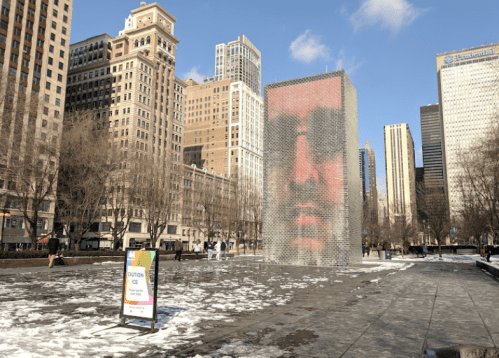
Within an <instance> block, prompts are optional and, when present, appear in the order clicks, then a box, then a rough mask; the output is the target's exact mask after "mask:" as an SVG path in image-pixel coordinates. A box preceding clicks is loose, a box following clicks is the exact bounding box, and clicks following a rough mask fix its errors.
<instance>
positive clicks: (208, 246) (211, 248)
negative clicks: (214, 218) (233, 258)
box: [206, 241, 213, 260]
mask: <svg viewBox="0 0 499 358" xmlns="http://www.w3.org/2000/svg"><path fill="white" fill-rule="evenodd" d="M206 249H207V251H208V260H211V258H212V257H213V241H208V245H206Z"/></svg>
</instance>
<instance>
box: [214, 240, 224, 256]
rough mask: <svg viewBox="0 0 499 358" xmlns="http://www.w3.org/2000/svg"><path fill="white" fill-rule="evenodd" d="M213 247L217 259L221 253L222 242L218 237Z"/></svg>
mask: <svg viewBox="0 0 499 358" xmlns="http://www.w3.org/2000/svg"><path fill="white" fill-rule="evenodd" d="M215 249H216V250H217V260H220V256H221V253H222V243H221V242H220V239H218V242H217V244H216V245H215Z"/></svg>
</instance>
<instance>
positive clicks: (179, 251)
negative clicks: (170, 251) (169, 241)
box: [173, 239, 183, 262]
mask: <svg viewBox="0 0 499 358" xmlns="http://www.w3.org/2000/svg"><path fill="white" fill-rule="evenodd" d="M182 250H183V245H182V241H180V239H178V240H177V241H175V258H174V259H173V260H176V259H177V258H178V262H180V261H181V260H182Z"/></svg>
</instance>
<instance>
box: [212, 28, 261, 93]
mask: <svg viewBox="0 0 499 358" xmlns="http://www.w3.org/2000/svg"><path fill="white" fill-rule="evenodd" d="M261 58H262V55H261V53H260V51H258V49H257V48H256V47H255V46H254V45H253V44H252V43H251V42H250V41H249V40H248V38H247V37H246V36H244V35H241V36H239V37H238V38H237V41H232V42H229V43H228V44H219V45H217V46H216V47H215V76H213V77H211V78H208V79H206V80H205V82H211V81H219V80H225V79H231V80H233V81H234V82H238V81H242V82H244V83H245V84H246V85H247V86H248V87H249V88H251V90H252V91H253V92H255V93H256V94H257V95H258V96H260V95H261V92H260V91H261V83H262V69H261V67H262V61H261Z"/></svg>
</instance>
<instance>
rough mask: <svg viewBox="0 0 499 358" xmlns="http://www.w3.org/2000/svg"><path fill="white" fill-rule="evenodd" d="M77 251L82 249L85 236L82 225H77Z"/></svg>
mask: <svg viewBox="0 0 499 358" xmlns="http://www.w3.org/2000/svg"><path fill="white" fill-rule="evenodd" d="M76 227H77V229H76V237H75V251H80V246H81V239H82V237H83V229H82V227H81V225H77V226H76Z"/></svg>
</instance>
